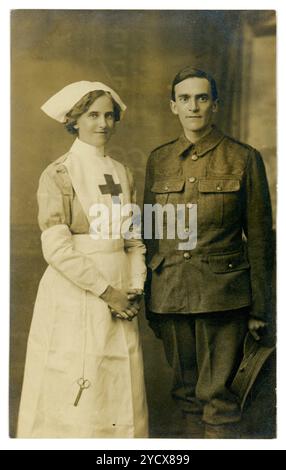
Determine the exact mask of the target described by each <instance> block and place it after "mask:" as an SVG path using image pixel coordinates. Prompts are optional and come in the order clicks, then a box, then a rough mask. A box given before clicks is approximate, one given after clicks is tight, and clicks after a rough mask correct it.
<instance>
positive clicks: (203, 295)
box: [9, 8, 279, 446]
mask: <svg viewBox="0 0 286 470" xmlns="http://www.w3.org/2000/svg"><path fill="white" fill-rule="evenodd" d="M276 16H277V15H276V11H274V10H271V9H268V10H267V9H264V10H263V9H261V10H259V9H255V10H254V9H252V10H239V9H237V10H192V9H189V10H160V9H155V10H143V9H142V10H140V9H137V10H131V9H129V10H128V9H127V10H124V9H122V10H120V9H119V10H107V9H106V10H97V9H91V10H81V9H80V8H79V9H74V10H67V9H61V10H60V9H12V10H11V12H10V21H11V23H10V28H11V30H10V33H11V46H10V47H11V51H10V52H11V176H10V184H11V200H10V350H9V436H10V438H12V439H15V440H20V439H27V438H28V439H35V438H41V439H63V438H65V439H69V438H72V439H102V438H104V439H122V438H124V439H125V438H127V439H136V438H139V439H164V440H167V439H177V440H180V439H185V440H187V441H185V442H186V446H189V445H193V443H194V442H196V441H193V440H199V439H203V440H206V442H209V440H211V439H232V440H249V441H250V440H254V439H258V440H262V439H263V440H265V439H266V440H273V439H276V438H277V419H276V418H277V406H276V401H277V396H276V379H277V377H276V228H277V223H276V220H277V217H276V214H277V202H276V201H277V193H276V191H277V189H276V184H277V159H276V154H277V140H276V132H277V129H276V92H277V90H276ZM278 413H279V410H278ZM148 442H149V441H148Z"/></svg>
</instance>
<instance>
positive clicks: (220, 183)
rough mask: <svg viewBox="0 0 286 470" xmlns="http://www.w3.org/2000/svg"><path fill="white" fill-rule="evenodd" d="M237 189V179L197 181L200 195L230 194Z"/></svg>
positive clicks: (238, 184)
mask: <svg viewBox="0 0 286 470" xmlns="http://www.w3.org/2000/svg"><path fill="white" fill-rule="evenodd" d="M239 189H240V180H238V179H201V180H200V181H199V191H200V192H201V193H231V192H234V191H239Z"/></svg>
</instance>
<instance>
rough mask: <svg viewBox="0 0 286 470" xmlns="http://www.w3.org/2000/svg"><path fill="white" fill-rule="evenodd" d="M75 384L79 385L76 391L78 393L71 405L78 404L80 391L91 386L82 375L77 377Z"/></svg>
mask: <svg viewBox="0 0 286 470" xmlns="http://www.w3.org/2000/svg"><path fill="white" fill-rule="evenodd" d="M77 384H78V386H79V391H78V394H77V397H76V399H75V402H74V405H73V406H77V405H78V402H79V400H80V397H81V395H82V392H83V391H84V390H86V389H87V388H89V387H90V386H91V383H90V381H89V380H87V379H84V378H83V377H81V378H80V379H78V381H77Z"/></svg>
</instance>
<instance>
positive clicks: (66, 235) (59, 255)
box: [37, 170, 109, 296]
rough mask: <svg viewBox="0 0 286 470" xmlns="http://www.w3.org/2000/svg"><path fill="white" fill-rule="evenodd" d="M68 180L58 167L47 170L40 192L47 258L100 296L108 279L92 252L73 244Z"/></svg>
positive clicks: (40, 211)
mask: <svg viewBox="0 0 286 470" xmlns="http://www.w3.org/2000/svg"><path fill="white" fill-rule="evenodd" d="M70 190H72V188H71V185H70V186H69V183H68V181H65V179H64V178H63V177H61V179H59V176H58V174H57V172H56V171H47V170H46V171H44V173H43V174H42V176H41V178H40V183H39V188H38V192H37V198H38V205H39V216H38V220H39V225H40V228H41V230H42V236H41V240H42V250H43V255H44V258H45V260H46V261H47V263H48V264H50V265H51V266H52V267H53V268H54V269H56V270H57V271H59V272H60V273H61V274H62V275H63V276H65V277H66V278H67V279H69V280H70V281H72V282H73V283H74V284H76V285H77V286H78V287H80V288H82V289H85V290H88V291H90V292H92V293H93V294H95V295H97V296H100V295H101V294H102V293H103V292H104V291H105V290H106V289H107V287H108V285H109V284H108V282H107V281H106V280H105V279H104V277H103V276H102V275H101V274H100V272H99V271H98V270H97V269H96V266H95V265H94V261H93V260H92V259H91V258H90V257H89V256H88V254H83V253H80V252H78V251H76V250H75V249H74V247H73V240H72V233H71V232H70V229H69V227H70V223H71V209H70Z"/></svg>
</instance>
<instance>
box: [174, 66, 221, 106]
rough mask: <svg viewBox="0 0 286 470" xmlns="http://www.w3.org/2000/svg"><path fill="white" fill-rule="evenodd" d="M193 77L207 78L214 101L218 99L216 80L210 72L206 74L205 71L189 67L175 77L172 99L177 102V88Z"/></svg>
mask: <svg viewBox="0 0 286 470" xmlns="http://www.w3.org/2000/svg"><path fill="white" fill-rule="evenodd" d="M193 77H198V78H206V79H207V81H208V82H209V83H210V86H211V93H212V99H213V100H214V101H215V100H217V99H218V92H217V86H216V81H215V79H214V78H213V77H212V76H211V75H210V74H209V73H208V72H204V70H200V69H196V68H194V67H191V66H190V65H188V66H187V67H185V68H184V69H182V70H181V71H180V72H179V73H177V75H176V76H175V78H174V80H173V83H172V91H171V99H172V100H173V101H175V100H176V95H175V86H176V85H178V83H180V82H183V81H184V80H186V79H187V78H193Z"/></svg>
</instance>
